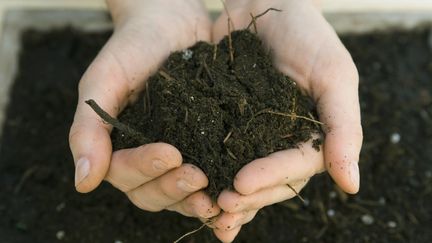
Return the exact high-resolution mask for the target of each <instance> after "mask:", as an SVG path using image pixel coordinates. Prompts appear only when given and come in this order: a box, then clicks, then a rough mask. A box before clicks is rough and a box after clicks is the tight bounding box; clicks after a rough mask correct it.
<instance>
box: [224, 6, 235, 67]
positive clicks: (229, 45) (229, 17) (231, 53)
mask: <svg viewBox="0 0 432 243" xmlns="http://www.w3.org/2000/svg"><path fill="white" fill-rule="evenodd" d="M221 2H222V4H223V6H224V9H225V12H226V14H227V16H228V48H229V53H230V61H231V63H233V62H234V49H233V46H232V37H231V30H233V29H235V28H234V24H233V23H232V21H231V16H230V14H229V11H228V8H227V6H226V4H225V1H224V0H221ZM231 27H232V28H231Z"/></svg>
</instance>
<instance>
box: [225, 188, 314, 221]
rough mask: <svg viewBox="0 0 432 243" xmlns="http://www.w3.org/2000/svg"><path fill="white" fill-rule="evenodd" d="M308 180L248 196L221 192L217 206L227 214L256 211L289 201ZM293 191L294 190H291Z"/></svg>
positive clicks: (263, 190) (267, 189)
mask: <svg viewBox="0 0 432 243" xmlns="http://www.w3.org/2000/svg"><path fill="white" fill-rule="evenodd" d="M308 181H309V180H301V181H298V182H297V183H293V184H290V186H291V187H290V186H288V185H278V186H274V187H270V188H265V189H262V190H260V191H258V192H255V193H252V194H250V195H241V194H239V193H237V192H233V191H227V190H226V191H223V192H222V193H221V194H220V195H219V197H218V201H217V202H218V205H219V206H220V207H221V209H222V210H224V211H225V212H229V213H238V212H242V211H245V210H246V211H250V210H258V209H261V208H263V207H266V206H269V205H272V204H275V203H278V202H282V201H285V200H288V199H291V198H293V197H295V196H297V195H298V193H299V192H300V191H301V189H302V188H303V187H304V186H305V185H306V184H307V182H308ZM293 189H294V190H293Z"/></svg>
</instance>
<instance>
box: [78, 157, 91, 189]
mask: <svg viewBox="0 0 432 243" xmlns="http://www.w3.org/2000/svg"><path fill="white" fill-rule="evenodd" d="M89 172H90V161H89V160H88V159H87V158H81V159H79V160H78V161H77V162H76V166H75V187H76V186H78V185H79V184H80V183H81V182H82V181H83V180H84V179H85V178H86V177H87V176H88V174H89Z"/></svg>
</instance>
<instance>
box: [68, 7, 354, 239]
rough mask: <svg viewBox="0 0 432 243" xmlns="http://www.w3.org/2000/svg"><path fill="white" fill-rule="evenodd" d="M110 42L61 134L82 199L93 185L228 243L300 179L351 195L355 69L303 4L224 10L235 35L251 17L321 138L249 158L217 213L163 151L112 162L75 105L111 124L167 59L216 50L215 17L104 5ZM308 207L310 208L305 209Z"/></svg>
mask: <svg viewBox="0 0 432 243" xmlns="http://www.w3.org/2000/svg"><path fill="white" fill-rule="evenodd" d="M108 6H109V8H110V11H111V13H112V15H113V19H114V24H115V32H114V35H113V36H112V37H111V39H110V40H109V41H108V43H107V44H106V45H105V47H104V48H103V49H102V51H101V52H100V53H99V55H98V57H97V58H96V59H95V60H94V62H93V63H92V64H91V65H90V67H89V68H88V70H87V71H86V73H85V74H84V76H83V77H82V79H81V81H80V86H79V103H78V107H77V111H76V115H75V120H74V123H73V125H72V128H71V132H70V146H71V150H72V153H73V156H74V160H75V165H76V174H75V177H76V189H77V190H78V191H80V192H89V191H91V190H93V189H94V188H96V187H97V186H98V185H99V184H100V182H101V181H102V180H104V179H105V180H107V181H109V182H110V183H111V184H112V185H113V186H115V187H116V188H118V189H120V190H122V191H123V192H125V193H126V195H127V196H128V197H129V199H130V200H131V201H132V202H133V203H134V204H135V205H136V206H138V207H140V208H142V209H144V210H148V211H153V212H155V211H160V210H164V209H167V210H172V211H176V212H179V213H181V214H183V215H186V216H191V217H197V218H200V219H201V220H202V221H205V219H208V218H212V217H214V216H218V217H217V218H216V219H215V221H214V223H212V225H211V227H213V228H214V229H213V230H214V233H215V235H216V236H217V237H218V238H219V239H220V240H221V241H222V242H231V241H233V240H234V238H235V236H236V235H237V234H238V232H239V231H240V229H241V226H242V225H243V224H246V223H248V222H250V221H251V220H252V219H253V218H254V216H255V214H256V213H257V212H258V210H259V209H261V208H263V207H265V206H268V205H271V204H274V203H277V202H281V201H284V200H287V199H290V198H293V197H295V193H294V191H293V190H292V189H290V188H289V187H288V186H287V184H289V185H291V186H292V187H293V188H294V189H295V190H296V191H297V192H299V191H301V189H302V188H303V187H304V186H305V185H306V183H307V181H308V180H309V178H311V177H312V176H314V175H315V174H317V173H321V172H323V171H325V170H327V171H328V172H329V174H330V175H331V176H332V178H333V179H334V181H335V182H336V183H337V184H338V185H339V187H340V188H341V189H342V190H344V191H346V192H348V193H356V192H357V191H358V189H359V170H358V165H357V162H358V159H359V152H360V148H361V144H362V129H361V123H360V109H359V101H358V74H357V70H356V67H355V65H354V63H353V61H352V59H351V57H350V55H349V53H348V52H347V50H346V49H345V47H344V46H343V45H342V43H341V42H340V40H339V39H338V37H337V35H336V34H335V32H334V31H333V29H332V28H331V27H330V26H329V24H328V23H327V22H326V21H325V19H324V18H323V17H322V15H321V13H320V12H319V9H318V8H317V6H316V5H315V4H314V3H313V2H312V1H307V0H305V1H297V0H266V1H263V0H232V1H227V2H226V6H227V9H228V11H229V15H230V17H231V19H232V22H233V23H234V27H235V28H236V29H241V28H244V27H246V26H247V25H248V24H249V23H250V21H251V18H250V13H252V14H254V15H258V14H259V13H262V12H263V11H265V10H266V9H268V8H270V7H272V8H277V9H281V10H282V12H269V13H268V14H266V15H265V16H263V17H261V18H260V19H258V20H257V28H258V36H259V37H260V38H261V39H262V40H263V42H264V43H265V45H266V46H267V47H268V48H271V49H272V50H273V53H274V56H273V58H274V63H275V66H276V67H277V68H278V69H279V70H280V71H282V72H284V73H285V74H287V75H289V76H290V77H292V78H293V79H294V80H296V82H297V84H298V85H299V86H300V87H301V88H302V89H303V90H304V91H305V92H306V93H307V94H308V95H310V96H311V97H312V98H313V99H314V100H315V102H316V103H317V106H318V111H319V119H320V121H322V122H323V123H325V125H324V130H325V132H326V136H325V142H324V145H323V147H322V149H321V152H316V151H315V150H314V149H313V148H312V147H311V145H310V144H309V143H310V142H308V143H306V144H303V145H301V146H300V149H290V150H285V151H280V152H276V153H274V154H271V155H269V156H268V157H266V158H258V159H256V160H254V161H252V162H251V163H249V164H248V165H246V166H245V167H244V168H242V169H241V170H240V171H239V173H238V174H237V175H236V178H235V181H234V188H235V191H224V192H222V193H221V195H220V196H219V197H218V200H217V204H215V203H212V202H211V200H210V198H209V197H208V196H207V195H206V194H205V193H204V192H203V191H202V189H203V188H205V187H206V186H207V184H208V181H207V178H206V176H205V175H204V173H203V172H202V171H201V170H200V169H199V168H197V167H194V166H192V165H190V164H187V163H182V157H181V154H180V152H179V151H178V150H177V149H176V148H174V147H173V146H171V145H168V144H163V143H154V144H148V145H143V146H141V147H138V148H133V149H126V150H120V151H116V152H114V153H113V152H112V148H111V140H110V137H109V133H110V131H111V129H112V128H111V127H110V126H108V125H107V124H104V123H103V122H102V121H101V119H100V118H99V117H98V116H97V115H96V114H95V113H94V112H93V111H92V110H91V109H90V108H89V107H88V106H87V105H86V104H85V103H84V101H85V100H87V99H95V100H96V101H97V102H98V103H99V104H100V105H101V107H102V108H103V109H105V110H106V111H107V112H108V113H110V114H111V115H113V116H116V115H118V113H119V112H120V111H121V110H122V109H123V108H124V107H125V106H126V105H127V104H128V103H130V102H132V101H134V100H135V99H136V95H137V93H138V92H139V91H140V90H142V89H143V87H144V85H145V81H146V80H147V78H148V77H149V76H150V75H151V74H152V73H154V72H155V71H156V70H157V68H158V67H159V65H160V64H161V63H162V62H163V61H164V60H165V59H166V58H167V57H168V55H169V53H170V52H172V51H175V50H181V49H184V48H187V47H189V46H191V45H193V44H194V43H195V42H197V41H199V40H205V41H213V42H218V41H219V40H220V39H221V38H222V37H223V36H224V35H226V34H227V33H228V29H227V28H228V26H227V15H226V12H225V11H224V12H223V13H222V14H221V16H220V17H219V18H218V19H217V20H216V22H215V23H214V24H212V23H211V21H210V19H209V18H208V15H207V13H206V11H205V9H204V7H203V6H202V4H201V3H200V1H198V0H174V1H173V0H154V1H150V0H149V1H139V0H126V1H125V0H123V1H120V0H111V1H108ZM312 200H313V199H312Z"/></svg>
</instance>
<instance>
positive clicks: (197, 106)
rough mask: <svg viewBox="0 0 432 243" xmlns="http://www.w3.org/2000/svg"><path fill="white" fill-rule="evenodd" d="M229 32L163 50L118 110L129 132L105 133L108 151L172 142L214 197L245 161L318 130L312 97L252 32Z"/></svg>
mask: <svg viewBox="0 0 432 243" xmlns="http://www.w3.org/2000/svg"><path fill="white" fill-rule="evenodd" d="M231 38H232V46H230V45H231V44H230V43H231V41H230V38H228V37H225V38H224V39H223V40H222V41H221V42H220V43H219V44H218V45H212V44H209V43H205V42H199V43H197V44H196V45H194V46H193V47H191V48H189V49H186V50H183V51H179V52H175V53H173V54H171V56H170V57H169V58H168V60H167V62H166V63H165V64H164V66H163V67H162V68H161V70H160V71H159V72H158V73H157V74H156V75H154V76H153V77H152V78H150V79H149V81H148V85H147V86H146V90H144V91H143V93H142V95H141V98H139V99H138V101H137V102H136V103H135V104H133V105H131V106H129V107H127V108H126V109H125V110H124V111H123V112H122V113H121V115H120V116H119V120H120V122H122V123H123V124H127V125H128V126H129V127H131V128H133V129H135V130H136V132H135V134H131V133H130V132H125V131H124V130H119V129H114V131H113V133H112V141H113V147H114V149H123V148H130V147H136V146H139V145H142V142H165V143H169V144H172V145H174V146H175V147H176V148H178V149H179V150H180V152H181V153H182V155H183V158H184V161H185V162H187V163H191V164H194V165H196V166H198V167H199V168H201V169H202V170H203V171H204V173H205V174H206V175H207V177H208V179H209V186H208V188H207V191H208V193H209V194H210V195H211V196H212V198H214V199H216V197H217V195H218V194H219V193H220V192H221V191H222V190H223V189H231V188H232V185H233V179H234V176H235V174H236V173H237V172H238V171H239V170H240V169H241V168H242V167H243V166H244V165H246V164H247V163H249V162H251V161H252V160H254V159H257V158H261V157H265V156H267V155H269V154H270V153H273V152H276V151H280V150H284V149H289V148H296V147H297V146H298V145H299V143H302V142H306V141H308V140H309V139H312V136H313V134H317V136H318V137H320V136H321V134H322V131H321V127H320V124H321V123H320V122H318V121H317V118H315V117H317V116H316V112H315V106H314V104H313V102H312V100H311V99H310V98H309V97H307V96H305V95H303V94H302V92H301V91H300V89H299V88H298V87H297V85H296V83H295V82H294V81H292V80H291V79H290V78H289V77H287V76H285V75H284V74H282V73H281V72H279V71H277V70H276V69H275V68H274V67H273V64H272V59H271V56H270V53H269V51H267V50H265V49H264V48H263V45H262V43H261V41H260V40H259V39H258V38H257V36H256V35H255V34H253V33H251V32H250V31H248V30H242V31H235V32H233V33H232V34H231ZM231 53H233V57H234V58H233V59H231ZM132 133H134V132H132ZM137 133H139V134H137ZM140 134H141V135H140ZM131 135H132V136H131ZM140 136H141V138H142V139H140ZM137 137H138V139H137ZM320 141H321V140H320V139H319V138H318V139H316V141H315V142H314V144H316V145H317V149H319V147H318V145H319V144H320Z"/></svg>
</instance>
